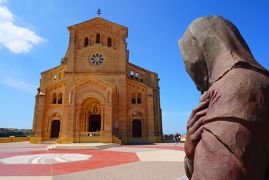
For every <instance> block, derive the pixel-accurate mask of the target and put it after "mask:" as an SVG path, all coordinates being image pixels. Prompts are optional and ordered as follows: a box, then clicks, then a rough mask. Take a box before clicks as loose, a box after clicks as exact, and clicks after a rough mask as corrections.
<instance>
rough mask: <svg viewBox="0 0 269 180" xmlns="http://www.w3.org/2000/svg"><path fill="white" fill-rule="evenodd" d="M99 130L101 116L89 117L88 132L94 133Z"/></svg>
mask: <svg viewBox="0 0 269 180" xmlns="http://www.w3.org/2000/svg"><path fill="white" fill-rule="evenodd" d="M100 130H101V115H100V114H92V115H90V117H89V131H90V132H96V131H100Z"/></svg>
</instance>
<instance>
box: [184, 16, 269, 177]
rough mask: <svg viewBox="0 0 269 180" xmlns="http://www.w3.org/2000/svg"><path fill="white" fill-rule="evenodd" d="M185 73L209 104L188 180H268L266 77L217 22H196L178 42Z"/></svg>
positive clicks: (226, 25)
mask: <svg viewBox="0 0 269 180" xmlns="http://www.w3.org/2000/svg"><path fill="white" fill-rule="evenodd" d="M180 48H181V52H182V55H183V59H184V62H185V66H186V69H187V71H188V73H189V74H190V76H191V78H192V79H193V80H194V82H195V84H196V86H197V88H198V89H199V90H200V91H201V92H205V93H204V94H203V96H202V100H201V101H203V100H204V99H206V98H208V99H209V107H208V109H207V113H206V115H205V117H203V118H204V124H203V125H202V126H203V131H202V135H201V138H200V140H199V142H198V144H197V146H196V148H195V153H194V160H193V162H191V164H192V165H193V174H192V179H195V180H196V179H199V180H200V179H218V180H219V179H220V180H221V179H229V180H230V179H255V180H259V179H269V73H268V71H267V70H266V69H265V68H264V67H262V66H261V65H259V64H258V63H257V62H256V61H255V59H254V58H253V56H252V54H251V52H250V50H249V48H248V46H247V44H246V43H245V41H244V39H243V38H242V36H241V35H240V33H239V31H238V30H237V28H236V27H235V26H234V25H233V24H232V23H231V22H229V21H227V20H226V19H224V18H222V17H217V16H211V17H203V18H199V19H197V20H195V21H194V22H193V23H192V24H191V25H190V26H189V28H188V29H187V31H186V32H185V34H184V35H183V37H182V38H181V40H180Z"/></svg>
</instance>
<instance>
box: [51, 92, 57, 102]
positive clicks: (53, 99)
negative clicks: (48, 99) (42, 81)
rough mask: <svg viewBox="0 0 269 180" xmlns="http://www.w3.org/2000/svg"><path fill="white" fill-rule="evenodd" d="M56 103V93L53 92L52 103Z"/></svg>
mask: <svg viewBox="0 0 269 180" xmlns="http://www.w3.org/2000/svg"><path fill="white" fill-rule="evenodd" d="M56 103H57V96H56V93H54V94H53V96H52V104H56Z"/></svg>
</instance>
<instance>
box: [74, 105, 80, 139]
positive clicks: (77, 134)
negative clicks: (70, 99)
mask: <svg viewBox="0 0 269 180" xmlns="http://www.w3.org/2000/svg"><path fill="white" fill-rule="evenodd" d="M80 113H81V106H77V107H76V118H75V142H79V135H80Z"/></svg>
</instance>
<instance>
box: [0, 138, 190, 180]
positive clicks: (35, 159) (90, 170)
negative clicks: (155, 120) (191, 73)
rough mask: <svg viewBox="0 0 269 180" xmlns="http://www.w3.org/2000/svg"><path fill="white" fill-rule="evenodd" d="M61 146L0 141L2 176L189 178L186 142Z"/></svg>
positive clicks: (9, 179)
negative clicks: (184, 164)
mask: <svg viewBox="0 0 269 180" xmlns="http://www.w3.org/2000/svg"><path fill="white" fill-rule="evenodd" d="M72 146H73V148H72ZM91 146H92V147H102V149H100V148H99V149H98V148H91ZM61 147H64V148H66V149H64V148H61ZM61 147H60V148H54V149H51V145H48V144H30V143H28V142H20V143H2V144H0V179H7V180H17V179H18V180H20V179H25V180H28V179H29V180H32V179H38V180H43V179H44V180H49V179H57V180H62V179H64V180H66V179H67V180H69V179H70V180H73V179H76V180H79V179H95V180H103V179H109V180H114V179H115V180H125V179H128V180H129V179H130V180H132V179H134V180H137V179H138V180H144V179H145V180H150V179H152V180H155V179H156V180H162V179H165V180H170V179H171V180H180V179H186V177H185V173H184V166H183V160H184V155H185V153H184V147H183V144H177V145H174V144H173V143H166V144H165V143H160V144H155V145H123V146H117V145H115V146H113V145H112V144H110V145H107V146H106V145H104V144H101V145H98V144H89V145H88V147H89V148H88V149H87V148H85V147H87V144H83V147H82V148H81V149H79V146H78V145H76V144H73V145H68V146H63V145H61ZM48 149H50V150H48Z"/></svg>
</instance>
